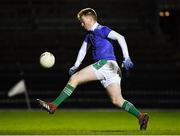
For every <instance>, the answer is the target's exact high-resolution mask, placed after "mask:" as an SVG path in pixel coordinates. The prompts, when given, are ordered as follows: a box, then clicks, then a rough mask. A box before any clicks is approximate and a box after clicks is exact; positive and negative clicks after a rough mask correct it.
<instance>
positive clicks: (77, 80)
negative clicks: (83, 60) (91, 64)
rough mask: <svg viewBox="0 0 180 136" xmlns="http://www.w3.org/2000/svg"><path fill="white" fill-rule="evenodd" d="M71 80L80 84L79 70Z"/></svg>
mask: <svg viewBox="0 0 180 136" xmlns="http://www.w3.org/2000/svg"><path fill="white" fill-rule="evenodd" d="M69 82H70V83H72V84H78V82H79V72H76V73H75V74H73V75H72V76H71V77H70V79H69Z"/></svg>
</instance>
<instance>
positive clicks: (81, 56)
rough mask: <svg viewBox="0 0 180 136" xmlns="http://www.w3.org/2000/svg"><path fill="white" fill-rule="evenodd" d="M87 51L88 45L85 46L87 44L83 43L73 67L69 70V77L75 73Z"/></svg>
mask: <svg viewBox="0 0 180 136" xmlns="http://www.w3.org/2000/svg"><path fill="white" fill-rule="evenodd" d="M87 50H88V44H87V42H85V41H84V42H83V43H82V46H81V48H80V50H79V53H78V56H77V59H76V62H75V64H74V66H72V67H71V68H70V69H69V75H73V74H74V73H75V72H76V71H77V69H78V67H79V66H80V64H81V62H82V61H83V59H84V58H85V56H86V53H87Z"/></svg>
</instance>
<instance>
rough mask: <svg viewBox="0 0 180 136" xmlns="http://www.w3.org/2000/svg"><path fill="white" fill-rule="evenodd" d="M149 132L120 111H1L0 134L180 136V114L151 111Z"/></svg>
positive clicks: (135, 120)
mask: <svg viewBox="0 0 180 136" xmlns="http://www.w3.org/2000/svg"><path fill="white" fill-rule="evenodd" d="M148 113H149V115H150V121H149V125H148V129H147V130H146V131H139V125H138V122H137V119H136V118H134V117H133V116H132V115H130V114H128V113H126V112H118V111H109V112H107V111H106V112H103V111H98V112H95V111H61V110H59V111H57V112H56V113H55V114H54V115H49V114H48V113H47V112H45V111H44V112H40V111H34V112H28V111H11V112H10V111H1V112H0V134H1V135H2V134H16V135H18V134H22V135H25V134H27V135H30V134H36V135H44V134H48V135H51V134H59V135H61V134H64V135H65V134H78V135H80V134H84V135H90V134H97V135H101V134H107V135H108V134H109V135H114V134H116V135H118V134H123V135H126V134H129V135H130V134H138V135H139V134H142V135H147V134H166V135H168V134H180V112H148Z"/></svg>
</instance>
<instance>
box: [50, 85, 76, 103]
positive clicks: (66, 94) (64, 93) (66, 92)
mask: <svg viewBox="0 0 180 136" xmlns="http://www.w3.org/2000/svg"><path fill="white" fill-rule="evenodd" d="M74 89H75V88H74V87H73V86H71V85H70V84H67V85H66V86H65V87H64V89H63V90H62V92H61V93H60V94H59V96H58V97H57V98H56V100H54V101H53V102H52V103H53V104H54V105H56V106H59V105H60V104H61V103H62V102H63V101H64V100H65V99H66V98H68V97H69V96H70V95H71V94H72V93H73V91H74Z"/></svg>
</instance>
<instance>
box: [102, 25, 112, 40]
mask: <svg viewBox="0 0 180 136" xmlns="http://www.w3.org/2000/svg"><path fill="white" fill-rule="evenodd" d="M111 31H112V29H110V28H109V27H107V26H104V27H102V31H101V32H102V36H103V37H104V38H107V37H108V35H109V33H110V32H111Z"/></svg>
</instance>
